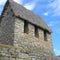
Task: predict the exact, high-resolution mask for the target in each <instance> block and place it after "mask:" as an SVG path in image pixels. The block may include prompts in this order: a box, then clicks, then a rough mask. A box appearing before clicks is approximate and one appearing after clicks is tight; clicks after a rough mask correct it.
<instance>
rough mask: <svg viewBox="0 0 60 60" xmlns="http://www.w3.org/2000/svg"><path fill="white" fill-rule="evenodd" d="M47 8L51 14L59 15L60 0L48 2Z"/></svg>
mask: <svg viewBox="0 0 60 60" xmlns="http://www.w3.org/2000/svg"><path fill="white" fill-rule="evenodd" d="M48 8H49V9H50V10H51V9H52V10H51V12H52V14H53V16H57V15H60V0H54V1H53V2H51V3H50V4H48Z"/></svg>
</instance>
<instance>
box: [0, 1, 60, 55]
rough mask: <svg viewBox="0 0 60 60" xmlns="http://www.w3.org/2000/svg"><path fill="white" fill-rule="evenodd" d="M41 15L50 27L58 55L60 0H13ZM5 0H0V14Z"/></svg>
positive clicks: (59, 53) (59, 48)
mask: <svg viewBox="0 0 60 60" xmlns="http://www.w3.org/2000/svg"><path fill="white" fill-rule="evenodd" d="M14 1H15V2H17V3H19V4H21V5H23V6H24V7H25V8H27V9H29V10H31V11H32V12H34V13H36V14H37V15H39V16H41V17H42V18H43V19H44V20H45V22H46V23H47V24H48V26H49V27H50V28H51V29H52V31H53V33H52V42H53V47H54V51H55V53H56V55H60V0H48V1H47V0H14ZM5 2H6V0H0V14H1V11H2V9H3V6H4V4H5Z"/></svg>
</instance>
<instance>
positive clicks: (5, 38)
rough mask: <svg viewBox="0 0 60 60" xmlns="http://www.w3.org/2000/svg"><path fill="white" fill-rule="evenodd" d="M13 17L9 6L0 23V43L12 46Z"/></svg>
mask: <svg viewBox="0 0 60 60" xmlns="http://www.w3.org/2000/svg"><path fill="white" fill-rule="evenodd" d="M14 25H15V23H14V16H13V12H12V11H11V9H10V6H6V7H5V10H4V11H3V15H2V18H1V23H0V43H2V44H9V45H13V40H14Z"/></svg>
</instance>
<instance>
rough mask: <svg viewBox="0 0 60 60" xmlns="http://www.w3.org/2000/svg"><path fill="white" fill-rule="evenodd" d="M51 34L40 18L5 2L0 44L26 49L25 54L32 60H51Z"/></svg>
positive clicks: (8, 0) (12, 2) (9, 1)
mask: <svg viewBox="0 0 60 60" xmlns="http://www.w3.org/2000/svg"><path fill="white" fill-rule="evenodd" d="M51 33H52V31H51V30H50V28H49V27H48V26H47V24H46V23H45V22H44V20H43V19H42V18H41V17H39V16H37V15H36V14H34V13H32V12H31V11H29V10H27V9H26V8H24V7H23V6H21V5H19V4H17V3H16V2H14V1H13V0H7V2H6V4H5V6H4V9H3V11H2V14H1V17H0V44H6V45H10V46H15V47H24V48H28V51H26V52H25V53H26V54H28V56H30V57H33V59H32V60H48V59H50V60H53V59H52V56H53V57H54V51H53V46H52V38H51ZM27 60H28V59H27Z"/></svg>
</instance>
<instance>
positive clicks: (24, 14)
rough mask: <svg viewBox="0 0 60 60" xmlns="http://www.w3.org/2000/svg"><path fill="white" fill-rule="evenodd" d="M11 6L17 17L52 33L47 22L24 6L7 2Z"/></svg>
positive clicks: (11, 0) (11, 1)
mask: <svg viewBox="0 0 60 60" xmlns="http://www.w3.org/2000/svg"><path fill="white" fill-rule="evenodd" d="M7 1H8V3H9V5H10V6H11V9H12V10H13V12H14V14H15V16H18V17H21V18H23V19H25V20H27V21H29V22H30V23H32V24H34V25H36V26H39V27H41V28H42V29H44V30H47V31H49V32H51V30H50V29H49V27H48V25H47V24H46V23H45V21H44V20H43V19H42V18H41V17H40V16H39V15H37V14H35V13H32V11H30V10H28V9H26V8H25V7H23V6H22V5H20V4H18V3H16V2H15V1H13V0H7Z"/></svg>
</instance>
